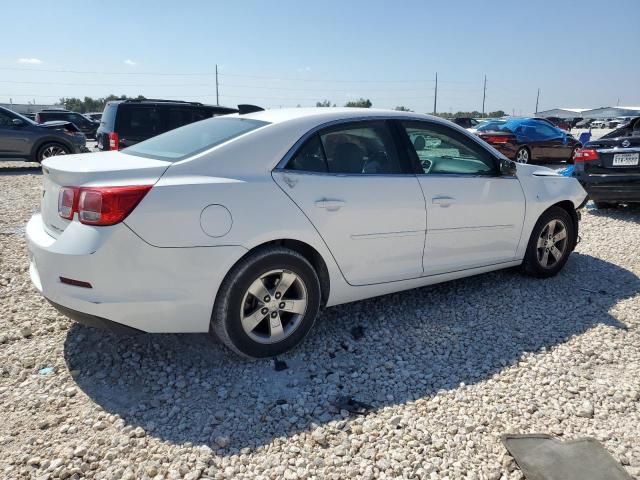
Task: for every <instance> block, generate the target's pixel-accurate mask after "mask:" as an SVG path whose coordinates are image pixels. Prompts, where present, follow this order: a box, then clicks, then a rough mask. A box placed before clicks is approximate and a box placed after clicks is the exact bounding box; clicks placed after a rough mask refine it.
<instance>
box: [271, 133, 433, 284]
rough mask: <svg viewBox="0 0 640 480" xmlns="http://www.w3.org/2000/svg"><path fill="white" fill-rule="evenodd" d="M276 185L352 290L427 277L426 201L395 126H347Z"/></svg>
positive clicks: (314, 137)
mask: <svg viewBox="0 0 640 480" xmlns="http://www.w3.org/2000/svg"><path fill="white" fill-rule="evenodd" d="M273 177H274V179H275V181H276V182H277V183H278V185H280V187H281V188H282V190H283V191H284V192H285V193H286V194H287V195H288V196H289V197H290V198H291V199H292V200H293V201H294V202H295V203H296V204H297V205H298V206H299V207H300V209H301V210H302V211H303V212H304V214H305V215H306V216H307V217H308V218H309V220H310V221H311V223H312V224H313V226H314V227H315V228H316V230H317V231H318V233H319V234H320V236H321V237H322V239H323V240H324V242H325V243H326V245H327V246H328V248H329V250H330V251H331V253H332V255H333V257H334V258H335V260H336V262H337V264H338V266H339V267H340V270H341V271H342V273H343V275H344V277H345V279H346V280H347V282H348V283H350V284H351V285H366V284H374V283H382V282H390V281H395V280H404V279H409V278H416V277H419V276H421V275H422V274H423V270H422V250H423V248H424V237H425V230H426V215H425V203H424V196H423V195H422V190H421V188H420V185H419V183H418V180H417V178H416V176H415V173H414V172H412V171H411V166H410V165H409V163H408V162H407V158H406V156H404V155H399V152H398V150H397V145H396V142H395V141H394V138H393V135H392V133H391V130H390V129H389V124H388V122H386V121H371V122H369V121H367V122H346V123H342V124H339V125H335V126H332V127H329V128H325V129H322V130H320V131H318V132H314V133H312V134H310V135H309V136H308V137H307V138H306V139H305V141H304V143H303V144H302V145H301V147H300V148H299V149H298V150H296V151H295V154H293V155H292V156H291V157H290V159H289V160H288V162H287V163H286V165H285V166H284V168H282V169H276V170H274V173H273Z"/></svg>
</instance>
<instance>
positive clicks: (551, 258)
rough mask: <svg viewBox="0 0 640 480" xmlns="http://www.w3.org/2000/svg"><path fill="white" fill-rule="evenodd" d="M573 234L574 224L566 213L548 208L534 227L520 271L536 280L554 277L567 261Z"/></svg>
mask: <svg viewBox="0 0 640 480" xmlns="http://www.w3.org/2000/svg"><path fill="white" fill-rule="evenodd" d="M575 235H576V234H575V225H574V224H573V219H572V218H571V216H570V215H569V214H568V213H567V211H566V210H564V209H562V208H560V207H551V208H550V209H548V210H547V211H546V212H544V213H543V214H542V215H541V216H540V218H539V219H538V221H537V222H536V225H535V226H534V227H533V231H532V232H531V237H530V238H529V244H528V245H527V251H526V253H525V257H524V261H523V262H522V270H523V271H524V272H525V273H527V274H529V275H531V276H534V277H538V278H547V277H552V276H554V275H556V274H557V273H558V272H559V271H560V270H562V267H564V264H565V263H567V260H568V259H569V254H570V253H571V250H572V248H573V246H574V245H575Z"/></svg>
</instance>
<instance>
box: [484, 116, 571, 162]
mask: <svg viewBox="0 0 640 480" xmlns="http://www.w3.org/2000/svg"><path fill="white" fill-rule="evenodd" d="M476 134H477V135H478V136H479V137H480V138H482V139H483V140H484V141H485V142H487V143H489V144H490V145H491V146H493V147H494V148H495V149H497V150H499V151H500V152H501V153H502V154H503V155H505V156H506V157H507V158H510V159H511V160H515V161H516V162H519V163H529V162H531V161H537V160H545V161H548V160H551V161H562V160H564V161H567V162H569V163H571V162H573V156H574V154H575V152H576V150H578V149H579V148H580V147H581V146H582V144H581V143H580V142H579V141H578V140H577V139H576V138H575V137H574V136H573V135H571V134H568V133H567V132H564V131H562V130H560V129H559V128H557V127H553V126H551V125H549V123H548V122H546V121H544V120H538V119H535V118H510V119H508V120H492V121H490V122H487V123H485V124H483V125H480V126H479V127H478V128H477V131H476Z"/></svg>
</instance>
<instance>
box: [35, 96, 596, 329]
mask: <svg viewBox="0 0 640 480" xmlns="http://www.w3.org/2000/svg"><path fill="white" fill-rule="evenodd" d="M246 117H248V118H255V119H258V120H265V121H268V122H272V123H271V124H270V125H268V126H265V127H262V128H259V129H257V130H255V131H253V132H251V133H249V134H246V135H243V136H242V137H239V138H237V139H235V140H233V141H230V142H227V143H223V144H221V145H218V146H216V147H214V148H211V149H209V150H207V151H204V152H202V153H199V154H197V155H195V156H193V157H191V158H187V159H185V160H182V161H179V162H176V163H173V164H172V163H169V162H164V161H158V160H151V159H144V158H141V157H135V156H132V155H127V154H125V153H122V152H108V153H96V154H85V155H82V156H66V157H64V158H63V157H59V158H56V159H50V160H47V161H46V162H45V163H44V167H45V169H48V170H49V173H48V174H47V173H46V172H45V175H44V182H45V190H46V193H45V199H44V200H43V205H42V209H43V214H42V215H40V214H36V215H34V216H33V218H32V219H31V220H30V222H29V224H28V226H27V239H28V246H29V250H30V252H31V254H32V257H33V262H32V265H31V276H32V279H33V282H34V284H35V285H36V287H37V288H38V289H39V290H40V291H41V292H42V294H43V295H44V296H45V297H47V298H49V299H50V300H51V301H53V302H55V303H59V304H60V305H63V306H65V307H68V308H71V309H74V310H78V311H81V312H85V313H89V314H92V315H96V316H99V317H103V318H106V319H109V320H112V321H115V322H119V323H122V324H124V325H128V326H131V327H134V328H137V329H140V330H144V331H149V332H206V331H208V329H209V321H210V316H211V312H212V309H213V304H214V301H215V298H216V294H217V291H218V288H219V286H220V284H221V283H222V281H223V279H224V277H225V275H226V274H227V273H228V271H229V270H230V269H231V268H232V266H233V265H234V264H235V263H236V262H237V261H238V260H239V259H240V258H242V256H243V255H245V254H246V253H247V252H249V251H250V250H251V249H253V248H256V247H257V246H259V245H261V244H264V243H266V242H270V241H274V240H282V239H290V240H297V241H299V242H303V243H305V244H307V245H309V246H310V247H312V248H313V249H315V250H316V252H318V254H319V255H320V256H321V257H322V259H323V260H324V262H325V263H326V266H327V270H328V274H329V282H330V293H329V297H328V300H327V303H326V305H327V306H331V305H337V304H341V303H346V302H350V301H355V300H360V299H364V298H368V297H372V296H376V295H383V294H387V293H391V292H395V291H400V290H405V289H409V288H416V287H420V286H424V285H429V284H433V283H437V282H442V281H447V280H452V279H455V278H461V277H464V276H469V275H475V274H478V273H482V272H486V271H491V270H495V269H498V268H506V267H509V266H514V265H518V264H519V263H520V262H521V261H522V258H523V257H524V252H525V249H526V245H527V242H528V239H529V236H530V234H531V230H532V228H533V226H534V224H535V222H536V221H537V219H538V218H539V216H540V215H541V214H542V212H543V211H544V210H546V209H547V208H549V206H551V205H553V204H556V203H558V202H561V201H570V202H571V203H572V204H573V205H574V207H577V206H578V205H580V204H581V203H582V202H583V200H584V198H585V196H586V193H585V192H584V190H582V188H581V187H580V185H579V184H578V182H577V181H576V180H575V179H573V178H565V177H561V176H558V175H555V174H553V173H552V172H551V171H549V170H546V169H544V168H542V167H535V166H529V165H518V174H517V178H499V177H492V178H487V177H485V178H483V179H480V180H473V179H469V178H467V179H460V178H457V177H451V178H445V177H444V176H437V175H433V176H430V177H429V176H427V175H424V176H413V175H406V176H397V177H393V178H389V179H386V180H385V176H373V175H372V176H354V177H353V178H350V177H349V176H342V177H340V176H332V175H313V174H311V175H309V174H295V175H294V174H291V173H290V172H281V171H279V170H278V169H277V168H276V167H277V165H278V163H279V162H280V161H281V160H282V158H283V157H284V156H285V155H286V154H287V152H289V150H290V149H291V148H292V147H293V146H294V145H295V144H296V142H297V141H298V140H299V139H300V138H301V137H302V136H303V135H305V134H306V133H307V132H308V131H309V130H311V129H313V128H316V127H318V126H320V125H323V124H325V123H327V122H331V121H336V120H345V119H353V120H358V119H363V118H411V119H420V120H429V121H433V122H439V123H446V124H447V125H448V126H450V128H456V129H457V130H458V131H463V132H464V130H463V129H461V128H458V127H457V126H454V125H453V124H449V123H448V122H445V121H443V120H440V119H434V118H431V117H428V116H423V115H417V114H406V113H402V112H387V111H375V110H359V109H291V110H273V111H265V112H258V113H254V114H250V115H247V116H246ZM469 138H470V139H471V140H472V141H476V142H479V140H478V139H476V138H475V137H474V136H472V135H469ZM485 148H487V149H488V150H490V151H492V152H493V153H494V155H496V156H499V154H498V153H497V152H496V151H495V150H493V149H492V148H490V147H485ZM274 169H275V170H274ZM534 173H537V175H534ZM286 177H288V178H286ZM427 177H429V178H427ZM463 180H466V181H463ZM140 184H149V185H153V188H152V189H151V190H150V191H149V192H148V194H147V195H146V196H145V197H144V198H143V200H142V201H141V202H140V204H139V205H138V206H137V207H136V208H135V210H134V211H133V212H132V213H131V214H130V215H129V216H128V217H127V218H126V219H125V221H124V222H122V223H120V224H117V225H114V226H111V227H91V226H87V225H83V224H81V223H79V222H78V220H77V218H76V219H74V220H73V221H66V220H65V221H62V220H61V219H58V218H55V217H56V213H57V190H58V189H59V187H60V186H87V185H91V186H104V185H140ZM290 184H293V186H291V185H290ZM439 196H440V197H441V196H451V197H453V198H454V199H455V202H453V203H451V204H450V205H449V206H443V205H441V204H433V203H432V200H433V198H434V197H439ZM425 198H426V204H425ZM323 199H324V200H327V201H330V200H341V201H343V202H344V204H341V205H340V208H337V209H332V205H328V207H329V208H324V207H323V208H319V207H318V206H316V203H315V202H316V201H319V200H323ZM212 205H215V206H219V207H215V208H214V209H210V206H212ZM325 206H326V205H325ZM208 208H209V210H208ZM223 209H224V211H227V212H228V216H229V218H228V217H227V216H226V214H224V211H223ZM203 219H204V220H203ZM203 222H204V224H203ZM216 222H219V223H220V225H217V224H216ZM51 224H54V225H53V227H52V226H51ZM203 225H204V226H203ZM60 276H63V277H68V278H72V279H77V280H81V281H86V282H90V283H91V285H92V286H93V288H92V289H83V288H79V287H74V286H71V285H65V284H62V283H60V281H59V277H60Z"/></svg>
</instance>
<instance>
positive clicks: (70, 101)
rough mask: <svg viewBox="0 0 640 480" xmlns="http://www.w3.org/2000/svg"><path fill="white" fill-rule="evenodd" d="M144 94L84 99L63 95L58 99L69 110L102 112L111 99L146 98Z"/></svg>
mask: <svg viewBox="0 0 640 480" xmlns="http://www.w3.org/2000/svg"><path fill="white" fill-rule="evenodd" d="M144 98H145V97H144V96H142V95H138V96H137V97H128V96H126V95H120V96H118V95H113V94H111V95H108V96H106V97H104V98H91V97H84V100H82V99H80V98H75V97H70V98H66V97H63V98H61V99H60V100H59V101H58V104H59V105H62V106H63V107H64V108H66V109H67V110H71V111H73V112H80V113H87V112H101V111H102V110H104V106H105V105H106V103H107V102H110V101H111V100H144Z"/></svg>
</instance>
